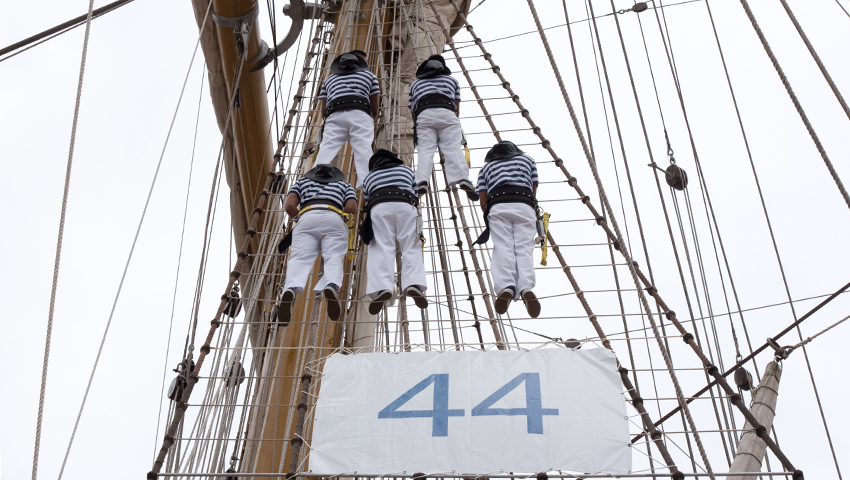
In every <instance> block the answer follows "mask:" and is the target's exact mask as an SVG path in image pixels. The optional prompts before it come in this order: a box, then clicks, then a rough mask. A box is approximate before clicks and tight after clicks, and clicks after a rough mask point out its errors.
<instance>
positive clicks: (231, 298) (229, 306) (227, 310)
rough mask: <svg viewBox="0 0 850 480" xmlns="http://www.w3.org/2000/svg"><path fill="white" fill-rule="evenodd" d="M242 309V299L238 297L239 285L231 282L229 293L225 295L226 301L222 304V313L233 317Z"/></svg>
mask: <svg viewBox="0 0 850 480" xmlns="http://www.w3.org/2000/svg"><path fill="white" fill-rule="evenodd" d="M241 311H242V299H241V298H240V297H239V285H236V284H235V283H234V284H233V288H231V289H230V294H229V295H227V303H226V304H225V306H224V312H223V313H224V314H225V315H227V316H228V317H230V318H235V317H236V316H237V315H239V312H241Z"/></svg>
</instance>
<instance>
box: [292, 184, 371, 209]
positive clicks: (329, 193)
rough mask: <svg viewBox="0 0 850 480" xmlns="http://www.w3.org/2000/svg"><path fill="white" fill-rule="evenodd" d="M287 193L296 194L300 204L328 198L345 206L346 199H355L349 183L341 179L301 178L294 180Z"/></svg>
mask: <svg viewBox="0 0 850 480" xmlns="http://www.w3.org/2000/svg"><path fill="white" fill-rule="evenodd" d="M289 193H294V194H296V195H298V202H299V203H300V204H301V205H304V204H305V203H307V202H309V201H310V200H330V201H332V202H336V203H337V204H339V205H342V206H345V202H347V201H348V200H356V199H357V197H356V196H355V195H354V189H353V188H351V185H349V184H348V183H346V182H343V181H339V182H331V183H319V182H315V181H313V180H310V179H309V178H302V179H300V180H298V181H297V182H295V185H293V186H292V188H290V189H289Z"/></svg>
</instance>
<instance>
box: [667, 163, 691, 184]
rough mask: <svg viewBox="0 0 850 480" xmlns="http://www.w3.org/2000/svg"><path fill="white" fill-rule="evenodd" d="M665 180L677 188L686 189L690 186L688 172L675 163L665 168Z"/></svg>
mask: <svg viewBox="0 0 850 480" xmlns="http://www.w3.org/2000/svg"><path fill="white" fill-rule="evenodd" d="M664 180H666V181H667V185H670V186H671V187H673V188H675V189H676V190H684V189H685V188H686V187H687V186H688V174H687V173H685V171H684V170H683V169H682V167H680V166H678V165H676V164H675V163H674V164H671V165H670V166H669V167H667V170H665V175H664Z"/></svg>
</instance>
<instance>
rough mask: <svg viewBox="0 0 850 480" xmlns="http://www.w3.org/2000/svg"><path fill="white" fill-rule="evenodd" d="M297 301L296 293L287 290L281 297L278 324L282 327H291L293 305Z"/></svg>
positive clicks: (289, 289)
mask: <svg viewBox="0 0 850 480" xmlns="http://www.w3.org/2000/svg"><path fill="white" fill-rule="evenodd" d="M294 301H295V291H294V290H292V289H291V288H287V289H286V290H284V291H283V295H281V296H280V303H279V304H278V309H277V322H278V323H280V324H281V325H282V326H284V327H285V326H287V325H289V320H290V319H291V318H292V305H293V303H294Z"/></svg>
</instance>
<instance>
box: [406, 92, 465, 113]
mask: <svg viewBox="0 0 850 480" xmlns="http://www.w3.org/2000/svg"><path fill="white" fill-rule="evenodd" d="M429 108H445V109H447V110H452V111H455V110H456V109H457V103H455V100H454V99H452V98H449V97H447V96H445V95H443V94H442V93H429V94H428V95H425V96H424V97H422V98H421V99H420V100H419V101H418V102H416V110H414V111H413V113H414V114H415V115H416V116H419V114H420V113H421V112H423V111H425V110H428V109H429Z"/></svg>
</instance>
